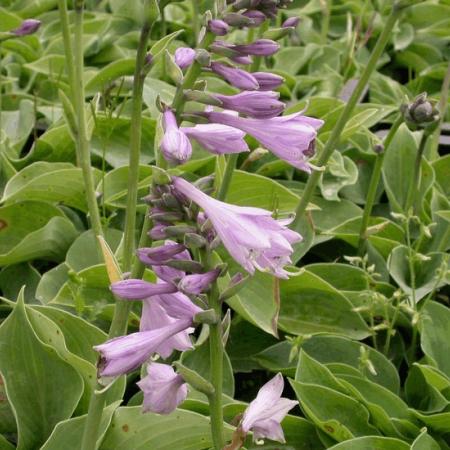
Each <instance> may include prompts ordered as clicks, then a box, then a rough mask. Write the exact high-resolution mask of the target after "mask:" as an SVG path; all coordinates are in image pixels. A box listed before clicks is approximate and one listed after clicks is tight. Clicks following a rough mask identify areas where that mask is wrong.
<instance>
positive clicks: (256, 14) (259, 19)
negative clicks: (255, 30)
mask: <svg viewBox="0 0 450 450" xmlns="http://www.w3.org/2000/svg"><path fill="white" fill-rule="evenodd" d="M242 15H243V16H245V17H248V18H249V19H252V21H253V23H252V24H251V25H248V26H249V27H259V26H260V25H261V24H262V23H263V22H264V21H265V20H266V19H267V17H266V15H265V14H264V13H262V12H261V11H258V10H256V9H249V10H248V11H245V12H243V13H242Z"/></svg>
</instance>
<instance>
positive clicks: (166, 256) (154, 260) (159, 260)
mask: <svg viewBox="0 0 450 450" xmlns="http://www.w3.org/2000/svg"><path fill="white" fill-rule="evenodd" d="M185 250H186V247H185V246H184V245H182V244H177V243H176V242H170V243H165V244H164V245H160V246H159V247H151V248H148V247H143V248H140V249H138V251H137V254H138V257H139V259H140V260H141V261H142V262H143V263H144V264H146V265H148V266H160V265H163V264H164V263H166V262H167V261H169V260H170V259H172V258H173V257H174V256H175V255H178V254H179V253H181V252H183V251H185Z"/></svg>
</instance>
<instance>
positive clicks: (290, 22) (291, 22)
mask: <svg viewBox="0 0 450 450" xmlns="http://www.w3.org/2000/svg"><path fill="white" fill-rule="evenodd" d="M299 23H300V17H295V16H293V17H289V18H288V19H286V20H285V21H284V22H283V24H282V25H281V27H282V28H296V27H297V25H298V24H299Z"/></svg>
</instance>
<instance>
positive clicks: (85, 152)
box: [73, 0, 103, 254]
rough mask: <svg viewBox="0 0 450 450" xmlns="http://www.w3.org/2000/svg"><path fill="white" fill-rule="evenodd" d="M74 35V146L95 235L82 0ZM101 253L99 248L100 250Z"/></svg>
mask: <svg viewBox="0 0 450 450" xmlns="http://www.w3.org/2000/svg"><path fill="white" fill-rule="evenodd" d="M74 4H75V25H74V27H75V36H74V54H75V60H74V64H75V71H74V85H73V87H74V89H73V93H74V98H75V99H76V101H75V106H76V117H77V139H76V147H77V153H78V161H79V164H80V167H81V171H82V173H83V179H84V185H85V189H86V199H87V204H88V210H89V216H90V220H91V226H92V230H93V231H94V234H95V236H102V235H103V230H102V222H101V219H100V212H99V209H98V204H97V198H96V195H95V185H94V177H93V173H92V168H91V155H90V145H89V138H88V135H87V124H86V114H85V96H84V81H83V69H84V56H83V9H84V1H83V0H77V1H75V3H74ZM100 254H101V250H100Z"/></svg>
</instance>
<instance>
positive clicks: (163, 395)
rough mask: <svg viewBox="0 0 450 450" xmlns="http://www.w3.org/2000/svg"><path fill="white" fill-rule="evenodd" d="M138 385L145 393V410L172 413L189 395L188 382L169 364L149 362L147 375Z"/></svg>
mask: <svg viewBox="0 0 450 450" xmlns="http://www.w3.org/2000/svg"><path fill="white" fill-rule="evenodd" d="M137 385H138V386H139V388H140V389H141V390H142V392H143V393H144V403H143V406H144V408H143V411H144V412H148V411H151V412H154V413H157V414H170V413H171V412H172V411H174V410H175V409H176V408H177V406H178V405H179V404H180V403H182V402H183V401H184V400H185V399H186V397H187V384H186V383H185V382H184V380H183V378H182V377H181V375H178V374H177V373H176V372H175V371H174V370H173V368H172V366H169V365H167V364H159V363H155V362H152V363H150V364H148V365H147V376H146V377H144V378H142V380H141V381H139V382H138V383H137Z"/></svg>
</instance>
